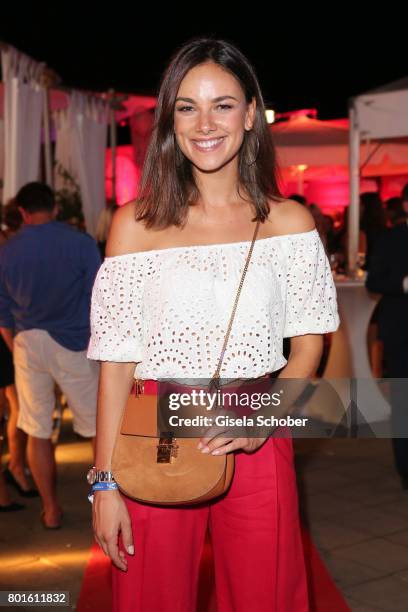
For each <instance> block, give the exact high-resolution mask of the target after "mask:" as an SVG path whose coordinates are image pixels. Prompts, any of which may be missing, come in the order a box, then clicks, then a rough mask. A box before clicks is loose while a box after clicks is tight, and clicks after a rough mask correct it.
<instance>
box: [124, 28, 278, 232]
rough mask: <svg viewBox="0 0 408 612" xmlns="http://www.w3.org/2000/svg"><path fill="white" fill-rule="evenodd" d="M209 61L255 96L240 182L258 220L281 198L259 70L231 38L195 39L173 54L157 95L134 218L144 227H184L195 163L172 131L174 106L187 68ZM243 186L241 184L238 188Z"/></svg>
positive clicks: (242, 153)
mask: <svg viewBox="0 0 408 612" xmlns="http://www.w3.org/2000/svg"><path fill="white" fill-rule="evenodd" d="M205 62H213V63H215V64H218V65H219V66H221V67H222V68H224V69H225V70H227V71H228V72H230V73H231V74H232V75H233V76H234V77H235V78H236V79H237V80H238V82H239V83H240V85H241V87H242V89H243V91H244V93H245V98H246V101H247V103H249V102H251V100H252V98H253V97H255V99H256V116H255V120H254V124H253V129H252V130H251V131H245V136H244V141H243V143H242V146H241V148H240V151H239V162H238V168H239V184H240V185H242V186H243V187H244V188H245V190H246V192H247V193H248V195H249V198H250V201H251V203H252V204H253V205H254V208H255V218H256V219H260V220H261V221H264V220H265V219H266V218H267V216H268V213H269V202H268V199H273V200H277V201H278V200H280V199H281V193H280V190H279V187H278V179H277V163H276V155H275V148H274V145H273V142H272V136H271V132H270V129H269V127H268V123H267V121H266V117H265V105H264V101H263V97H262V93H261V90H260V87H259V83H258V80H257V77H256V75H255V71H254V69H253V67H252V66H251V64H250V63H249V61H248V60H247V59H246V57H245V56H244V55H243V54H242V53H241V51H240V50H239V49H237V47H235V46H234V45H233V44H231V43H230V42H227V41H225V40H219V39H212V38H202V37H199V38H194V39H192V40H191V41H189V42H187V43H186V44H184V45H183V46H182V47H181V48H180V49H179V50H178V51H177V52H176V53H175V54H174V55H173V57H172V58H171V60H170V63H169V65H168V67H167V69H166V70H165V72H164V74H163V77H162V80H161V84H160V90H159V95H158V101H157V107H156V112H155V121H154V127H153V132H152V136H151V140H150V143H149V147H148V149H147V153H146V159H145V163H144V166H143V173H142V178H141V184H140V189H139V195H138V198H137V200H138V205H137V206H136V219H137V220H143V221H144V223H145V225H146V227H147V228H149V227H154V228H158V229H164V228H166V227H169V226H170V225H176V226H180V225H182V224H183V223H184V222H185V220H186V218H187V212H188V207H189V205H190V204H194V203H195V202H196V201H197V199H198V197H199V191H198V188H197V185H196V183H195V180H194V176H193V172H192V164H191V162H190V160H189V159H188V158H186V157H185V156H184V154H183V153H182V151H181V150H180V148H179V146H178V144H177V142H176V138H175V134H174V107H175V101H176V97H177V92H178V90H179V87H180V84H181V82H182V80H183V79H184V77H185V76H186V74H187V72H188V71H189V70H191V69H192V68H194V67H195V66H198V65H199V64H203V63H205ZM240 185H239V186H240Z"/></svg>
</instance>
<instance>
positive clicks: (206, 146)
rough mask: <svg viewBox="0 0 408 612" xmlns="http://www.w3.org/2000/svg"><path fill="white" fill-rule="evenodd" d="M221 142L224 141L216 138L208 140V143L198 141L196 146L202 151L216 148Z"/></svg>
mask: <svg viewBox="0 0 408 612" xmlns="http://www.w3.org/2000/svg"><path fill="white" fill-rule="evenodd" d="M220 140H222V138H216V139H215V140H207V142H198V141H197V140H196V144H197V145H198V146H199V147H201V148H202V149H210V148H211V147H214V146H215V145H216V144H217V143H218V142H220Z"/></svg>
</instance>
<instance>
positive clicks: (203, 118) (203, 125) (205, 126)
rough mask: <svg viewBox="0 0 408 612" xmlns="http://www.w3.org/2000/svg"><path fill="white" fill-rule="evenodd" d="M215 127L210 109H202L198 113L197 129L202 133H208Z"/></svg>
mask: <svg viewBox="0 0 408 612" xmlns="http://www.w3.org/2000/svg"><path fill="white" fill-rule="evenodd" d="M216 129H217V126H216V125H215V122H214V119H213V118H212V117H211V111H202V112H200V113H199V115H198V122H197V130H198V131H199V132H202V133H203V134H209V133H210V132H214V131H215V130H216Z"/></svg>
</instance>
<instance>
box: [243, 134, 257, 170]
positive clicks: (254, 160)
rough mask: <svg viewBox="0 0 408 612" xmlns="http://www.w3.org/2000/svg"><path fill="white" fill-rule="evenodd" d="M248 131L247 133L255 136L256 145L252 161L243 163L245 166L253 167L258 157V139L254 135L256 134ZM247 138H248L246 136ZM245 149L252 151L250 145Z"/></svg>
mask: <svg viewBox="0 0 408 612" xmlns="http://www.w3.org/2000/svg"><path fill="white" fill-rule="evenodd" d="M248 131H249V132H250V133H252V134H254V135H255V138H256V144H255V154H254V155H253V159H252V160H250V161H248V160H247V159H245V160H244V161H245V163H246V165H247V166H253V164H254V163H255V162H256V160H257V159H258V155H259V146H260V143H259V138H258V136H257V135H256V133H255V132H254V131H253V130H252V129H251V130H248ZM248 138H249V136H248ZM247 148H250V149H252V146H251V145H248V147H247Z"/></svg>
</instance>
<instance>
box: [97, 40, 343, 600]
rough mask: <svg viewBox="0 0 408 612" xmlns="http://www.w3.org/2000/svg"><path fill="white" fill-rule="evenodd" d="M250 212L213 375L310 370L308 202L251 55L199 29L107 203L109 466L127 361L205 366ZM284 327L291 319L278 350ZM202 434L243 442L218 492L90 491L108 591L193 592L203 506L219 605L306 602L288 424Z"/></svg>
mask: <svg viewBox="0 0 408 612" xmlns="http://www.w3.org/2000/svg"><path fill="white" fill-rule="evenodd" d="M257 219H259V220H260V221H261V224H260V227H259V233H258V239H257V241H256V242H255V246H254V251H253V255H252V260H251V262H250V265H249V268H248V273H247V276H246V279H245V284H244V286H243V290H242V294H241V298H240V302H239V305H238V309H237V313H236V318H235V320H234V324H233V328H232V333H231V336H230V341H229V345H228V348H227V352H226V354H225V358H224V362H223V367H222V370H221V376H223V377H227V378H228V377H230V378H236V377H242V378H251V377H253V378H256V377H259V376H261V375H264V374H265V373H268V372H273V371H277V370H279V369H280V368H282V367H283V366H285V367H284V368H283V370H282V371H281V373H280V376H282V377H288V378H290V377H291V378H296V377H299V378H306V377H309V376H311V375H312V374H313V373H314V372H315V370H316V368H317V366H318V363H319V359H320V355H321V351H322V336H321V334H323V333H324V332H327V331H333V330H334V329H336V328H337V325H338V316H337V310H336V300H335V290H334V285H333V281H332V276H331V272H330V267H329V264H328V261H327V258H326V256H325V253H324V248H323V245H322V243H321V241H320V239H319V236H318V233H317V231H316V229H315V227H314V223H313V219H312V217H311V215H310V213H309V212H308V211H307V209H305V208H304V207H303V206H301V205H298V204H297V203H295V202H292V201H286V200H284V199H283V198H281V197H280V195H279V191H278V187H277V182H276V167H275V158H274V149H273V145H272V142H271V137H270V132H269V129H268V125H267V123H266V120H265V109H264V104H263V100H262V95H261V92H260V89H259V85H258V82H257V79H256V76H255V73H254V71H253V68H252V67H251V65H250V64H249V63H248V61H247V59H246V58H245V57H244V56H243V55H242V54H241V53H240V51H239V50H238V49H236V48H235V47H234V46H233V45H231V44H229V43H228V42H225V41H221V40H212V39H195V40H193V41H191V42H189V43H187V44H186V45H185V46H184V47H183V48H181V49H180V50H179V51H178V53H177V54H176V55H175V56H174V57H173V59H172V61H171V62H170V65H169V67H168V68H167V70H166V72H165V74H164V77H163V80H162V83H161V87H160V92H159V97H158V105H157V110H156V121H155V129H154V132H153V135H152V139H151V142H150V145H149V150H148V154H147V158H146V162H145V165H144V173H143V178H142V185H141V190H140V197H139V199H138V202H137V205H135V204H134V203H128V204H127V205H126V206H124V207H122V208H121V209H119V210H118V211H117V213H116V214H115V216H114V220H113V223H112V227H111V231H110V235H109V239H108V244H107V251H106V254H107V258H106V259H105V261H104V263H103V264H102V266H101V268H100V270H99V272H98V275H97V278H96V280H95V285H94V289H93V293H92V311H91V323H92V327H91V330H92V331H91V341H90V345H89V347H88V357H89V358H91V359H99V360H101V361H102V362H103V363H102V364H101V375H100V387H99V398H98V416H97V442H96V459H95V461H96V467H97V469H99V470H104V471H109V470H110V462H111V455H112V450H113V444H114V437H115V433H114V432H116V430H117V426H118V423H119V419H120V415H121V412H122V410H123V407H124V406H125V403H126V400H127V397H128V394H129V392H130V389H131V386H132V382H133V377H134V376H135V377H138V378H142V379H158V378H160V377H162V378H166V377H168V378H177V377H179V378H183V377H190V378H200V377H203V378H206V379H208V378H211V376H212V374H213V372H214V370H215V367H216V362H217V360H218V356H219V352H220V350H221V345H222V341H223V337H224V334H225V332H226V326H227V323H228V320H229V316H230V311H231V307H232V302H233V299H234V296H235V293H236V290H237V285H238V282H239V280H240V275H241V271H242V267H243V264H244V262H245V259H246V255H247V250H248V247H249V244H250V242H251V238H252V235H253V230H254V226H255V221H256V220H257ZM285 304H286V311H285V310H284V307H285ZM283 336H287V337H292V340H291V353H290V357H289V360H288V362H287V363H286V360H285V358H284V357H283V355H282V338H283ZM135 364H136V370H135ZM285 364H286V365H285ZM200 444H201V446H202V451H203V452H212V453H214V452H217V453H226V452H234V453H235V473H234V478H233V481H232V484H231V487H230V489H229V490H228V492H227V493H226V494H225V495H223V496H222V497H221V498H218V499H215V500H212V501H211V502H209V503H206V504H202V505H199V506H197V507H191V506H190V507H174V508H173V507H170V508H169V507H167V508H166V507H159V506H154V505H148V504H142V503H138V502H136V501H133V500H131V499H129V498H127V497H126V496H124V495H122V494H121V493H120V492H119V491H118V490H109V491H108V490H101V491H97V492H96V493H95V499H94V504H93V526H94V532H95V536H96V539H97V541H98V542H99V544H100V545H101V547H102V548H103V550H104V552H105V553H106V554H108V555H109V556H110V557H111V559H112V561H113V566H112V570H113V609H114V610H116V611H120V612H126V611H129V612H130V611H132V612H136V611H139V610H140V611H141V610H143V611H145V610H149V611H151V612H155V611H158V610H171V611H172V612H176V611H180V612H186V611H192V610H194V609H195V599H196V587H197V580H198V571H199V562H200V555H201V551H202V547H203V542H204V536H205V531H206V526H207V522H209V526H210V530H211V536H212V544H213V551H214V560H215V572H216V590H217V605H218V610H219V612H226V611H230V610H234V611H235V612H240V611H241V610H242V611H244V610H245V612H247V611H248V610H252V611H253V612H263V611H266V610H267V611H268V612H270V611H271V610H276V611H278V610H279V612H284V611H288V612H289V611H290V612H303V611H306V610H308V597H307V589H306V577H305V568H304V559H303V552H302V545H301V539H300V531H299V518H298V509H297V492H296V484H295V473H294V469H293V450H292V444H291V440H290V439H277V438H275V439H272V438H268V439H267V440H266V439H265V438H235V439H231V440H225V439H224V440H221V439H214V438H213V439H207V438H201V440H200ZM119 532H120V538H119V540H118V533H119Z"/></svg>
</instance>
